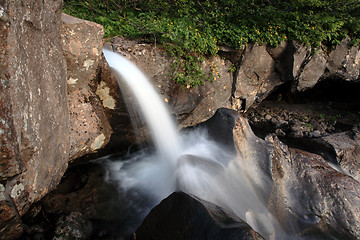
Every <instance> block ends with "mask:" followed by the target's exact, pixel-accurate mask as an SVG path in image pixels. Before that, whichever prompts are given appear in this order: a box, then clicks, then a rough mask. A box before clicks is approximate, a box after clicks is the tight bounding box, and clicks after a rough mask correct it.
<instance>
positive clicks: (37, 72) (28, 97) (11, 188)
mask: <svg viewBox="0 0 360 240" xmlns="http://www.w3.org/2000/svg"><path fill="white" fill-rule="evenodd" d="M61 7H62V2H61V1H53V0H45V1H36V0H30V1H1V3H0V22H1V26H2V27H1V30H0V38H1V44H0V49H1V50H0V52H1V54H0V59H1V61H0V79H1V88H0V109H1V110H0V118H1V121H0V126H1V130H0V136H1V156H0V158H1V166H0V172H1V179H2V183H3V184H4V185H2V186H3V188H2V190H1V199H0V200H1V210H5V211H1V212H2V214H1V215H0V236H1V237H0V238H1V239H13V238H16V237H17V236H19V234H21V232H22V229H21V226H20V221H19V216H21V215H23V214H24V213H25V212H26V211H27V210H28V208H29V206H30V205H31V203H33V202H35V201H38V200H39V199H41V198H42V197H43V196H44V195H45V194H46V193H47V192H49V191H50V190H52V189H53V188H55V187H56V186H57V184H58V183H59V181H60V179H61V177H62V175H63V174H64V172H65V170H66V168H67V164H68V158H69V137H68V133H69V110H68V97H67V86H66V63H65V60H64V56H63V53H62V50H61V49H62V45H61V41H60V27H61V26H60V15H61ZM39 16H41V17H39ZM4 189H5V190H4Z"/></svg>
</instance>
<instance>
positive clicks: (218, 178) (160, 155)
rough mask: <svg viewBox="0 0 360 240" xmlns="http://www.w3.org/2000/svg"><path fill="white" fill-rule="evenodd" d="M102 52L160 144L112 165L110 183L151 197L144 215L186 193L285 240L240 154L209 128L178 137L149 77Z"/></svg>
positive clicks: (118, 57) (255, 227)
mask: <svg viewBox="0 0 360 240" xmlns="http://www.w3.org/2000/svg"><path fill="white" fill-rule="evenodd" d="M103 52H104V55H105V58H106V60H107V62H108V63H109V66H110V67H111V68H112V70H113V71H114V74H115V75H116V77H117V80H118V81H119V82H120V86H121V85H122V83H123V82H125V83H126V85H127V86H128V87H129V89H130V91H131V94H132V95H134V96H135V97H136V99H137V102H138V104H139V108H140V109H139V110H140V111H141V115H142V116H143V117H144V119H145V121H146V123H147V125H148V127H149V129H150V132H151V136H152V140H153V141H154V145H155V151H154V152H153V153H146V152H139V153H135V154H132V155H131V156H128V157H127V158H126V159H122V161H109V162H108V163H107V164H108V168H109V180H110V181H112V182H115V183H116V184H117V185H118V186H119V188H120V189H121V191H123V192H124V191H125V192H132V194H135V195H136V198H138V197H139V196H140V197H146V198H148V199H150V201H146V206H141V207H140V206H136V207H137V208H142V207H144V208H145V211H144V214H143V217H144V216H145V215H146V214H147V212H148V211H149V210H150V208H152V207H154V206H155V205H156V204H158V203H159V202H160V201H161V200H162V199H164V198H166V197H167V196H168V195H170V194H171V193H172V192H174V191H176V190H181V191H184V192H186V193H189V194H192V195H195V196H198V197H199V198H202V199H204V200H207V201H210V202H213V203H215V204H218V205H219V206H221V207H223V208H225V209H228V210H230V211H233V212H234V213H235V214H237V215H238V216H239V217H240V218H241V219H243V220H246V221H247V223H248V224H249V225H250V226H252V227H253V228H254V229H255V230H256V231H258V232H259V233H260V234H261V235H262V236H263V237H265V238H266V239H282V238H284V233H283V231H282V229H281V228H280V227H279V225H278V223H277V221H276V220H275V218H274V217H273V216H272V215H271V214H270V212H269V211H268V210H267V208H266V207H265V206H264V204H263V202H262V201H261V199H259V197H258V195H257V194H256V191H254V189H253V188H252V187H251V184H250V183H249V182H250V181H249V180H248V179H246V176H247V174H244V173H243V171H246V170H244V169H242V164H241V159H240V158H239V156H236V155H234V153H228V152H226V151H224V150H223V148H222V146H221V145H220V144H218V143H216V142H215V141H212V140H210V139H209V137H208V136H207V132H206V131H204V130H194V131H189V132H187V133H186V134H179V132H178V131H177V128H176V126H175V124H174V122H173V120H172V119H171V117H170V114H169V112H168V110H167V108H166V106H165V103H164V101H162V100H161V99H160V97H159V96H158V94H157V92H156V91H155V90H154V88H153V86H152V85H151V83H150V82H149V81H148V79H147V77H146V76H145V75H144V74H143V73H142V72H141V71H140V70H139V69H138V68H137V67H136V66H135V65H134V64H133V63H131V62H130V61H129V60H127V59H126V58H125V57H122V56H121V55H119V54H117V53H114V52H112V51H110V50H107V49H104V50H103ZM254 177H256V176H254ZM135 202H137V203H138V202H139V201H135ZM293 239H294V238H293Z"/></svg>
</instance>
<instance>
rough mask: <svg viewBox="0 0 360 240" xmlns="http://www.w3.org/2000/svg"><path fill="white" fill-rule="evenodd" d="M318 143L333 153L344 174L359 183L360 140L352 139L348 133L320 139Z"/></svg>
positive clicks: (350, 133)
mask: <svg viewBox="0 0 360 240" xmlns="http://www.w3.org/2000/svg"><path fill="white" fill-rule="evenodd" d="M318 142H319V143H320V144H322V145H325V146H326V147H327V148H328V149H329V151H332V152H334V153H335V156H336V159H337V162H338V163H339V165H340V167H341V168H342V169H343V170H344V171H345V172H347V173H348V174H349V175H350V176H352V177H353V178H355V179H356V180H358V181H360V139H353V138H352V132H351V131H350V132H341V133H335V134H331V135H329V136H326V137H322V138H321V139H319V140H318Z"/></svg>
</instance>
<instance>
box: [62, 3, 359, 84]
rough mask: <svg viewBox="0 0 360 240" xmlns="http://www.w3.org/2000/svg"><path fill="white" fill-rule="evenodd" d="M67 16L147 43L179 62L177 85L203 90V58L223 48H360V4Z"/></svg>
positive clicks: (107, 10)
mask: <svg viewBox="0 0 360 240" xmlns="http://www.w3.org/2000/svg"><path fill="white" fill-rule="evenodd" d="M64 12H66V13H68V14H70V15H74V16H76V17H79V18H83V19H88V20H91V21H95V22H98V23H100V24H102V25H103V26H104V29H105V37H111V36H115V35H122V36H126V37H129V38H147V39H149V40H152V41H153V42H154V43H155V44H161V45H162V46H164V48H165V49H167V50H168V51H169V52H170V53H171V54H172V55H173V56H175V58H176V60H175V62H174V64H173V70H174V75H173V77H174V79H175V80H176V81H177V82H179V83H181V84H184V85H190V86H196V85H199V84H203V82H204V80H205V79H206V77H205V76H204V73H203V72H202V70H201V69H200V64H201V62H202V61H203V60H204V57H211V56H214V55H215V54H216V53H217V51H218V50H219V48H218V47H217V46H218V45H227V46H230V47H234V48H241V47H242V46H243V44H246V43H249V42H259V43H260V44H269V45H272V46H277V45H279V44H280V43H281V42H282V41H284V40H287V39H292V40H297V41H300V42H302V43H304V44H306V45H308V46H311V47H317V46H319V45H320V44H323V45H325V46H326V47H328V48H332V47H334V46H335V45H336V44H338V43H339V42H340V41H341V40H342V39H344V38H345V37H346V36H350V37H351V39H352V44H359V42H360V1H358V0H345V1H344V0H325V1H320V0H290V1H280V0H249V1H245V0H222V1H220V0H212V1H210V0H198V1H188V0H147V1H144V0H106V1H105V0H64Z"/></svg>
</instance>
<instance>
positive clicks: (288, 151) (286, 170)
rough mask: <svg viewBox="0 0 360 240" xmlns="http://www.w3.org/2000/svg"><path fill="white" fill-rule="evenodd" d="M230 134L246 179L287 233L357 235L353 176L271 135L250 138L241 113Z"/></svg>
mask: <svg viewBox="0 0 360 240" xmlns="http://www.w3.org/2000/svg"><path fill="white" fill-rule="evenodd" d="M234 138H235V143H236V145H237V148H238V151H239V153H240V155H242V156H243V158H242V159H243V161H244V163H243V164H245V165H246V172H247V174H249V175H251V176H253V179H254V182H252V184H253V185H254V186H255V187H256V188H257V189H258V190H259V191H261V192H262V196H263V201H264V202H265V203H266V205H267V206H268V207H269V209H270V211H272V213H273V214H274V215H275V216H276V217H277V219H278V220H279V222H280V223H281V224H282V226H283V228H284V229H285V231H287V232H288V234H290V236H291V234H296V236H299V237H302V238H305V239H327V238H330V237H331V238H335V239H357V238H359V234H360V231H359V230H360V226H359V224H358V220H359V213H360V212H359V211H360V209H359V207H358V206H359V201H360V191H359V189H360V188H359V187H360V186H359V182H358V181H356V180H355V179H354V178H352V177H351V176H348V175H346V174H344V173H342V172H339V171H337V170H335V169H334V168H332V167H331V166H330V165H329V164H328V163H327V162H326V161H325V159H324V158H322V157H321V156H319V155H316V154H312V153H308V152H304V151H301V150H297V149H292V148H288V147H287V146H286V145H284V144H283V143H282V142H280V141H279V140H278V138H277V137H275V136H274V135H268V136H267V137H266V138H265V140H262V139H260V138H258V137H256V136H255V135H254V134H253V133H252V131H251V129H250V126H249V125H248V124H247V121H246V120H245V119H243V118H240V119H239V120H238V122H237V126H236V127H235V129H234ZM262 153H263V154H262ZM256 176H261V177H260V178H258V177H256ZM257 179H259V180H261V181H256V180H257ZM262 181H264V182H262Z"/></svg>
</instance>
